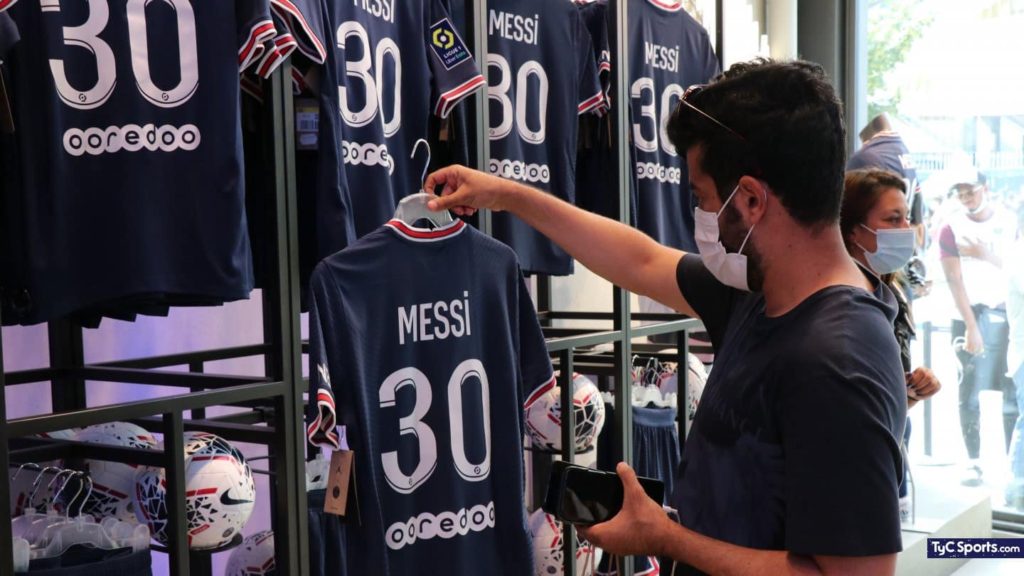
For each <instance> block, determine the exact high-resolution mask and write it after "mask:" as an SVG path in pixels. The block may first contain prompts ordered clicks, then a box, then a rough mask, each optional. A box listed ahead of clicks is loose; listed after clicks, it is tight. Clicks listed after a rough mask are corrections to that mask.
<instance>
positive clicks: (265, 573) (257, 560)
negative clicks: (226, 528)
mask: <svg viewBox="0 0 1024 576" xmlns="http://www.w3.org/2000/svg"><path fill="white" fill-rule="evenodd" d="M276 573H277V572H276V570H275V566H274V533H273V532H271V531H270V530H264V531H262V532H257V533H255V534H253V535H252V536H249V537H248V538H246V539H245V540H244V541H243V542H242V545H241V546H239V547H238V548H235V549H234V550H232V551H231V556H230V557H229V558H228V567H227V570H225V571H224V576H270V575H271V574H276Z"/></svg>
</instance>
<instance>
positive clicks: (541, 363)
mask: <svg viewBox="0 0 1024 576" xmlns="http://www.w3.org/2000/svg"><path fill="white" fill-rule="evenodd" d="M517 287H518V292H519V295H518V299H517V308H518V310H517V314H518V316H519V369H520V373H521V374H522V381H521V382H520V390H521V391H522V397H523V398H524V401H523V408H524V409H526V408H529V407H530V405H532V404H533V403H534V402H536V401H537V399H538V398H540V397H541V396H543V395H544V393H545V392H547V391H548V390H550V389H551V388H552V387H554V385H555V376H554V371H553V370H552V369H551V357H550V356H548V347H547V343H546V342H545V341H544V333H543V332H542V331H541V329H540V322H538V321H537V312H536V310H535V309H534V307H533V300H531V299H530V292H529V290H527V288H526V280H525V279H524V278H523V275H522V273H519V279H518V284H517Z"/></svg>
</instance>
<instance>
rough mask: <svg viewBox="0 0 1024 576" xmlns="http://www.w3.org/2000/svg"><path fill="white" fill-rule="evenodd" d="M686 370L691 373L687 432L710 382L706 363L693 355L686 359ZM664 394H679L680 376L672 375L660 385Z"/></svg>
mask: <svg viewBox="0 0 1024 576" xmlns="http://www.w3.org/2000/svg"><path fill="white" fill-rule="evenodd" d="M686 369H687V371H688V372H689V380H687V383H686V432H689V431H690V425H691V424H693V418H694V416H696V414H697V406H698V405H699V404H700V397H701V395H702V394H704V385H705V384H707V381H708V373H707V370H706V369H705V368H704V363H703V362H701V361H700V358H697V357H696V356H694V355H693V354H689V355H687V357H686ZM658 387H659V388H661V392H662V394H678V393H679V376H678V374H671V375H669V376H667V377H666V378H665V379H664V380H663V381H662V382H660V383H659V385H658Z"/></svg>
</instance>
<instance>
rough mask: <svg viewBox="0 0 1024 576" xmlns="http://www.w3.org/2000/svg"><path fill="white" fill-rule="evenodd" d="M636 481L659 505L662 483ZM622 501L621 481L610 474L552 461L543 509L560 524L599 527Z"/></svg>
mask: <svg viewBox="0 0 1024 576" xmlns="http://www.w3.org/2000/svg"><path fill="white" fill-rule="evenodd" d="M638 480H639V481H640V486H642V487H643V489H644V492H646V493H647V495H648V496H650V497H651V498H652V499H653V500H654V501H655V502H658V503H661V502H662V500H663V499H664V496H665V484H664V483H663V482H662V481H661V480H656V479H654V478H643V477H641V478H638ZM622 498H623V492H622V480H620V479H619V476H618V475H617V474H615V473H614V472H604V471H602V470H593V469H590V468H584V467H582V466H575V465H572V464H566V463H564V462H556V463H555V466H554V467H553V468H552V475H551V481H550V482H549V484H548V492H547V497H546V498H545V501H544V506H543V508H544V511H545V512H548V513H550V514H553V515H554V516H555V517H556V518H558V519H559V520H562V521H564V522H570V523H572V524H582V525H590V524H599V523H601V522H604V521H606V520H610V519H611V518H612V517H613V516H615V515H616V514H618V512H619V510H620V509H622Z"/></svg>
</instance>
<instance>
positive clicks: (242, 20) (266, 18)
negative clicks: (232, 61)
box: [235, 0, 277, 72]
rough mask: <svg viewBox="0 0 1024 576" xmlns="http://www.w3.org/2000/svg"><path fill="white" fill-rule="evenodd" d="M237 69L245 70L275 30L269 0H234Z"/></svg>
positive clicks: (261, 55)
mask: <svg viewBox="0 0 1024 576" xmlns="http://www.w3.org/2000/svg"><path fill="white" fill-rule="evenodd" d="M235 17H236V19H237V22H236V28H237V30H236V33H237V36H238V70H239V72H243V71H245V70H246V69H247V68H249V67H250V66H252V65H253V64H254V63H256V62H258V61H259V60H260V58H262V57H263V55H264V53H265V52H266V49H267V47H266V45H265V43H266V42H267V41H269V40H272V39H273V38H274V36H276V35H277V32H276V31H275V29H274V21H273V20H272V19H271V18H270V0H235Z"/></svg>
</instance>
